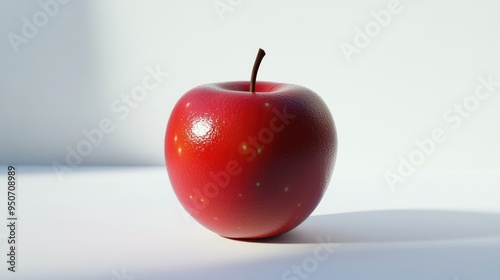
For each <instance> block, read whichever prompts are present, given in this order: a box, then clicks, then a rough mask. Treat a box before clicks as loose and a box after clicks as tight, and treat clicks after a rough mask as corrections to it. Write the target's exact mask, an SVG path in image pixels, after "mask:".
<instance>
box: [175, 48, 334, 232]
mask: <svg viewBox="0 0 500 280" xmlns="http://www.w3.org/2000/svg"><path fill="white" fill-rule="evenodd" d="M264 54H265V53H264V52H263V51H262V50H259V55H258V57H257V60H256V63H255V65H254V71H253V73H252V79H251V82H248V81H240V82H223V83H216V84H207V85H202V86H198V87H196V88H194V89H192V90H190V91H188V92H187V93H186V94H184V95H183V96H182V97H181V98H180V100H179V101H178V102H177V104H176V105H175V107H174V108H173V110H172V113H171V115H170V119H169V121H168V125H167V131H166V135H165V160H166V165H167V171H168V175H169V178H170V182H171V184H172V187H173V189H174V191H175V194H176V196H177V198H178V199H179V201H180V202H181V204H182V205H183V206H184V208H185V209H186V211H187V212H188V213H189V214H191V215H192V216H193V218H194V219H195V220H197V221H198V222H199V223H200V224H202V225H203V226H205V227H206V228H208V229H210V230H212V231H213V232H215V233H217V234H219V235H221V236H224V237H229V238H236V239H247V238H265V237H271V236H275V235H279V234H281V233H284V232H287V231H289V230H291V229H293V228H295V227H296V226H298V225H299V224H300V223H301V222H303V221H304V220H305V219H306V218H307V217H308V216H309V215H310V214H311V212H312V211H313V210H314V209H315V208H316V206H317V205H318V203H319V201H320V200H321V198H322V196H323V194H324V193H325V190H326V188H327V186H328V183H329V181H330V177H331V174H332V171H333V166H334V163H335V158H336V150H337V134H336V130H335V125H334V122H333V118H332V116H331V114H330V111H329V110H328V107H327V106H326V104H325V103H324V102H323V100H322V99H321V98H320V97H319V96H318V95H317V94H316V93H314V92H313V91H311V90H310V89H307V88H305V87H302V86H298V85H292V84H283V83H271V82H255V77H256V74H257V69H258V67H259V64H260V61H261V59H262V57H263V56H264Z"/></svg>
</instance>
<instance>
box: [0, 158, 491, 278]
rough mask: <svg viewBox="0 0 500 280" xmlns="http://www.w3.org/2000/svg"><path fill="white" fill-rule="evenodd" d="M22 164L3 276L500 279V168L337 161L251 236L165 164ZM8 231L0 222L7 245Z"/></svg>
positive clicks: (1, 198) (0, 196)
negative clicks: (292, 212) (320, 186)
mask: <svg viewBox="0 0 500 280" xmlns="http://www.w3.org/2000/svg"><path fill="white" fill-rule="evenodd" d="M2 168H3V169H4V171H6V167H5V166H3V167H2ZM17 169H18V174H17V175H18V196H17V201H18V217H19V220H18V232H17V239H18V240H17V241H18V252H17V258H18V260H17V267H16V269H17V272H16V273H12V272H9V271H7V264H6V263H5V262H2V263H3V264H2V265H1V266H0V268H1V269H0V278H1V279H37V280H41V279H103V280H109V279H113V280H115V279H116V280H122V279H128V280H132V279H137V280H140V279H294V280H295V279H415V280H417V279H418V280H423V279H426V280H427V279H436V280H445V279H448V280H455V279H457V280H462V279H474V280H480V279H500V265H498V261H499V260H500V204H499V203H498V201H500V191H499V190H498V189H499V187H500V175H498V174H495V173H494V172H484V171H481V172H478V171H476V172H464V171H461V172H458V171H456V172H450V171H447V172H444V171H441V172H424V171H422V172H418V173H416V174H415V175H414V176H413V177H412V178H411V179H409V180H408V182H407V183H406V184H404V185H401V186H399V187H398V188H396V189H395V190H392V191H391V189H390V188H388V187H387V186H386V183H385V180H384V177H383V173H380V172H375V171H364V172H363V171H348V170H335V172H334V176H333V178H332V181H331V184H330V186H329V189H328V191H327V193H326V194H325V197H324V198H323V200H322V201H321V203H320V205H319V206H318V207H317V209H316V210H315V212H314V213H313V214H312V215H311V217H309V218H308V219H307V220H306V221H305V222H304V223H303V224H302V225H300V226H299V227H298V228H296V229H295V230H293V231H291V232H289V233H287V234H285V235H282V236H280V237H277V238H274V239H271V240H265V241H262V242H242V241H234V240H230V239H226V238H222V237H220V236H218V235H216V234H214V233H212V232H210V231H208V230H206V229H205V228H203V227H202V226H200V225H199V224H197V223H196V222H195V221H194V220H193V219H192V218H190V216H189V215H188V214H187V213H186V212H185V211H184V210H183V209H182V207H181V206H180V204H179V203H178V201H177V199H176V197H175V195H174V193H173V191H172V189H171V186H170V183H169V180H168V176H167V173H166V169H165V167H163V166H160V167H77V168H75V169H74V170H73V171H72V172H71V173H67V174H65V175H64V176H63V177H62V178H60V179H61V180H60V179H59V178H58V177H57V176H56V175H55V173H54V172H53V170H52V168H51V167H33V166H18V167H17ZM5 173H6V172H2V176H1V177H0V180H2V187H1V193H0V205H1V207H2V208H4V209H6V201H7V198H6V187H5V185H6V184H3V182H7V178H6V176H5ZM0 213H2V215H1V216H0V218H1V219H2V220H3V221H4V222H5V223H7V220H6V211H4V210H3V209H2V211H1V212H0ZM4 222H2V224H3V223H4ZM6 237H7V231H6V227H5V226H2V227H1V229H0V240H1V241H2V242H1V244H0V248H1V250H0V252H1V254H2V255H4V256H5V255H6V249H7V244H6V242H5V241H6ZM2 259H4V258H2Z"/></svg>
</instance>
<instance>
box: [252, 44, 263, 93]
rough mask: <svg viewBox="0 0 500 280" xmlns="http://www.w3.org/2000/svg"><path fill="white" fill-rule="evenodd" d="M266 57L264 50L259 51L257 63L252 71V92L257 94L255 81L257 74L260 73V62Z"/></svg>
mask: <svg viewBox="0 0 500 280" xmlns="http://www.w3.org/2000/svg"><path fill="white" fill-rule="evenodd" d="M265 55H266V52H265V51H264V50H263V49H259V52H258V53H257V57H256V58H255V62H254V64H253V69H252V77H251V78H250V92H253V93H255V80H256V79H257V72H259V66H260V62H261V61H262V59H263V58H264V56H265Z"/></svg>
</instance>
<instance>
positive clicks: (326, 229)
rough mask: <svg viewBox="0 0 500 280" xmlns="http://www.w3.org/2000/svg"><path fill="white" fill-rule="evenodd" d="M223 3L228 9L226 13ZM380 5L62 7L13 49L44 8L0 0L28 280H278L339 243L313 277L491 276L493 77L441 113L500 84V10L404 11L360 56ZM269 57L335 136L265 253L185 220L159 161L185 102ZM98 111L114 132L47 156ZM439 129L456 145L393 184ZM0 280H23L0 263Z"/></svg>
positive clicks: (454, 6) (266, 73) (498, 195)
mask: <svg viewBox="0 0 500 280" xmlns="http://www.w3.org/2000/svg"><path fill="white" fill-rule="evenodd" d="M47 2H48V0H45V1H44V0H42V1H40V3H47ZM214 3H215V4H216V3H232V6H231V10H229V11H226V12H224V13H223V14H222V15H221V14H218V12H217V11H216V9H215V8H214ZM388 3H390V1H338V0H337V1H326V0H325V1H284V0H280V1H229V2H228V1H226V0H221V1H212V0H208V1H163V2H160V1H70V2H69V3H67V4H59V5H58V10H57V12H54V14H53V15H52V16H49V17H48V21H47V22H46V23H44V24H42V25H41V26H39V27H37V31H36V32H35V33H34V35H33V36H31V37H30V38H25V40H26V43H22V44H20V45H17V46H15V45H13V44H12V43H11V39H9V38H10V37H9V36H12V35H9V34H13V33H15V34H17V35H19V36H24V35H23V25H24V24H25V21H24V19H23V18H26V19H27V20H28V21H30V22H31V23H33V21H34V19H33V18H34V17H35V18H36V15H40V13H43V9H42V7H41V5H40V4H39V2H37V1H23V2H19V1H0V36H1V37H2V38H3V39H2V40H0V167H1V168H2V169H3V171H1V172H2V174H3V175H2V176H4V175H5V170H6V167H5V165H7V164H16V165H17V166H18V167H19V170H20V173H19V182H20V183H19V184H20V190H19V201H20V203H21V205H22V207H20V209H21V210H20V211H21V212H20V213H19V215H20V218H22V220H21V221H20V222H21V225H22V227H21V228H20V229H19V236H20V238H22V239H21V240H22V242H21V241H20V242H21V243H20V244H21V245H20V247H19V248H20V252H19V254H20V258H21V260H22V262H21V264H22V266H20V271H21V272H20V274H18V275H17V277H18V278H19V279H55V278H56V276H58V275H60V277H61V279H120V278H119V277H117V276H116V275H115V274H114V272H116V271H120V270H121V269H122V268H123V269H125V270H126V271H127V274H130V275H132V276H133V277H135V279H156V278H158V279H179V278H181V277H184V278H193V279H199V278H202V279H224V278H228V277H232V278H233V279H234V278H238V279H257V278H261V279H281V277H282V276H283V274H284V273H285V272H286V270H287V269H290V267H291V266H292V265H294V264H297V265H301V264H302V262H303V261H304V260H305V259H306V258H308V257H310V256H312V252H313V251H314V249H315V248H316V246H318V245H317V244H316V243H317V241H316V238H317V237H321V238H323V239H325V238H326V237H327V236H330V235H331V236H332V239H333V241H332V242H334V243H336V244H338V245H339V248H338V249H337V251H336V252H335V253H334V254H332V255H331V256H330V257H329V258H328V260H327V261H325V262H322V263H320V265H319V266H318V268H317V269H316V270H314V272H312V273H309V274H308V276H309V277H310V278H309V279H333V278H335V277H336V278H338V279H419V280H420V279H422V280H423V279H440V280H441V279H442V280H445V279H449V280H454V279H457V280H459V279H460V280H462V279H474V280H477V279H498V278H500V271H499V269H498V265H497V262H498V259H500V245H499V244H500V243H499V241H498V237H499V236H500V232H499V231H500V229H499V228H498V226H497V225H498V224H500V222H499V219H500V218H499V216H498V213H500V206H499V205H500V204H499V203H498V201H499V199H500V191H499V188H500V174H499V172H498V170H500V145H499V141H500V129H499V121H500V110H498V109H499V108H500V86H496V87H494V91H493V92H492V93H491V95H490V96H489V97H488V98H485V100H480V101H479V103H478V106H477V108H476V107H475V108H474V110H473V111H470V112H467V113H469V115H468V117H467V118H462V123H461V124H460V125H457V126H453V123H452V122H449V121H446V120H445V119H444V118H443V114H445V113H446V112H447V111H448V110H450V109H451V110H453V109H454V106H455V104H461V103H462V102H463V101H464V100H465V99H467V98H468V100H470V99H471V98H473V96H474V92H475V89H476V87H477V86H479V85H481V83H480V81H479V77H484V78H485V79H488V77H489V76H491V79H492V80H494V81H500V52H498V50H499V49H500V36H499V35H500V17H498V12H499V11H500V4H499V2H497V1H493V0H491V1H403V0H401V1H399V2H398V3H400V4H399V7H400V8H399V9H400V12H398V13H397V14H392V16H391V20H390V22H389V23H388V24H387V26H385V27H382V28H381V30H380V32H378V33H377V34H376V35H374V36H372V37H370V43H369V44H368V45H367V46H365V47H360V48H359V53H356V54H353V55H352V56H350V57H347V56H346V55H345V54H344V53H343V52H342V50H341V47H340V46H341V45H342V44H350V45H353V46H356V44H355V38H356V36H357V35H356V34H358V33H357V31H356V29H357V28H359V29H361V30H365V28H366V26H367V25H370V24H372V23H373V22H374V16H373V15H372V13H373V12H375V13H379V12H380V11H381V10H382V9H387V7H388ZM228 5H231V4H228ZM259 47H260V48H263V49H265V50H266V52H267V55H266V57H265V59H264V61H263V62H262V65H261V68H260V71H259V76H258V79H260V80H267V81H276V82H287V83H294V84H300V85H303V86H306V87H308V88H310V89H312V90H314V91H316V92H317V93H318V94H319V95H320V96H321V97H322V98H323V99H324V100H325V102H326V103H327V105H328V106H329V108H330V110H331V112H332V115H333V117H334V119H335V122H336V126H337V131H338V137H339V153H338V157H337V163H336V167H335V171H334V176H333V178H332V181H331V184H330V187H329V189H328V191H327V193H326V195H325V197H324V198H323V200H322V202H321V203H320V205H319V206H318V208H317V209H316V211H315V212H314V214H313V217H311V219H309V220H308V221H306V223H305V224H303V225H302V226H301V227H300V228H298V229H297V230H296V231H295V233H293V232H292V233H291V235H288V236H285V237H283V238H281V239H278V240H277V241H275V242H276V243H271V244H268V243H256V244H254V243H238V242H234V241H230V240H226V239H222V238H220V237H218V236H216V235H214V234H212V233H210V232H208V231H206V230H205V229H203V228H201V227H200V226H198V225H197V224H196V223H195V222H194V221H192V220H191V219H190V218H189V217H187V216H185V215H186V214H185V212H183V210H182V209H181V208H180V206H179V205H178V203H177V200H176V199H175V196H174V195H173V193H172V191H171V187H170V185H169V182H168V177H167V175H166V171H165V169H164V159H163V137H164V132H165V127H166V123H167V120H168V117H169V114H170V111H171V109H172V107H173V106H174V104H175V102H176V101H177V100H178V99H179V98H180V96H181V95H182V94H184V93H185V92H186V91H188V90H189V89H191V88H193V87H195V86H197V85H200V84H204V83H212V82H219V81H231V80H247V79H249V76H250V71H251V67H252V64H253V60H254V58H255V55H256V52H257V49H258V48H259ZM16 49H17V51H16ZM157 67H159V68H160V69H161V71H163V72H168V77H166V78H164V79H161V81H160V82H159V84H158V86H157V87H156V88H155V89H154V90H151V91H148V93H147V96H146V97H145V98H144V100H142V101H141V102H138V103H137V106H136V108H133V109H132V110H131V112H130V114H129V115H127V116H126V117H123V118H121V116H122V115H120V114H119V113H117V112H116V111H115V110H113V109H112V104H114V103H116V102H121V101H120V100H121V98H122V97H124V96H125V97H127V96H130V94H131V91H132V90H133V88H134V87H136V86H139V85H141V84H142V80H143V79H144V78H145V77H146V76H148V75H149V74H148V73H149V72H148V69H156V68H157ZM120 104H122V103H120ZM103 119H110V120H111V121H112V124H113V126H114V130H113V131H112V132H111V133H106V134H104V137H103V141H102V143H101V142H100V143H98V144H97V145H94V146H93V147H92V151H91V152H90V153H88V154H86V155H83V156H81V161H80V162H78V164H76V166H73V167H71V168H70V170H69V172H66V173H64V176H62V177H61V176H58V174H57V173H55V172H54V171H53V168H52V166H51V165H52V164H53V163H54V162H58V163H61V164H63V165H65V164H67V157H68V150H76V149H77V147H78V145H79V144H81V143H82V141H85V139H86V138H85V135H84V134H83V131H84V130H86V131H91V130H94V129H97V128H99V123H100V122H101V121H102V120H103ZM435 129H442V130H443V131H444V133H445V136H446V140H445V141H444V142H443V143H437V144H436V146H435V149H434V151H433V153H432V155H430V156H426V157H425V159H424V161H423V162H422V163H421V164H420V165H419V166H416V167H415V171H414V172H413V173H412V174H410V175H408V176H403V177H404V178H403V179H404V182H402V183H399V184H397V186H396V188H395V189H391V188H390V187H389V185H388V184H387V182H386V179H385V177H384V174H386V172H394V173H396V174H397V172H398V166H399V165H400V164H401V159H400V157H403V158H405V159H408V157H409V155H410V154H411V153H415V151H417V150H418V147H417V145H416V144H415V141H417V140H423V139H425V138H429V137H431V134H432V132H433V131H434V130H435ZM29 165H43V166H39V167H29ZM101 165H113V166H118V165H133V166H136V165H139V166H141V165H153V166H157V167H150V168H131V169H129V168H125V169H123V168H109V167H108V168H103V167H99V166H101ZM59 175H60V174H59ZM0 180H2V181H0V184H2V185H4V183H3V182H6V178H5V177H0ZM21 187H22V188H21ZM0 190H2V191H1V192H0V207H2V208H4V205H5V201H6V197H5V192H4V191H3V190H4V188H0ZM1 211H2V212H0V213H3V211H4V210H1ZM380 211H381V212H380ZM384 211H388V212H384ZM407 211H410V212H407ZM2 215H4V214H2ZM2 215H0V218H1V220H2V221H4V220H5V219H4V218H2ZM1 224H3V222H2V223H1ZM1 224H0V225H1ZM397 225H400V227H398V226H397ZM5 236H6V229H5V228H4V227H3V226H2V227H1V228H0V241H5V239H3V238H4V237H5ZM5 249H6V247H5V242H1V243H0V253H1V254H2V255H4V251H5ZM216 255H217V256H218V257H216ZM0 260H2V257H1V256H0ZM0 275H1V276H2V279H15V278H12V277H15V276H13V275H12V274H7V273H6V268H4V267H3V266H0ZM4 275H5V277H4ZM155 277H156V278H155ZM122 278H123V277H122ZM290 279H293V278H290ZM299 279H300V278H299Z"/></svg>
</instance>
